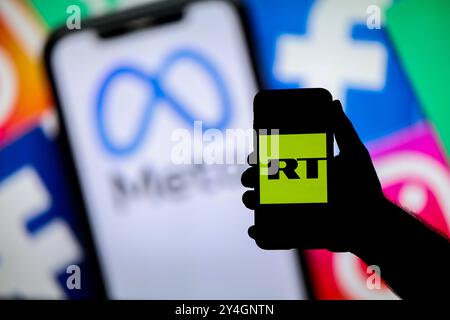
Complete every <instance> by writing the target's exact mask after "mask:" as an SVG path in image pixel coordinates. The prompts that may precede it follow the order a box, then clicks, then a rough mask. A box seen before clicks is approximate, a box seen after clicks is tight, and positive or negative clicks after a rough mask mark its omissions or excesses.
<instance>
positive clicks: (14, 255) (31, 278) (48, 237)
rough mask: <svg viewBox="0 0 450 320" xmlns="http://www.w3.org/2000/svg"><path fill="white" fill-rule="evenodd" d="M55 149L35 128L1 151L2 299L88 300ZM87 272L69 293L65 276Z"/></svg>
mask: <svg viewBox="0 0 450 320" xmlns="http://www.w3.org/2000/svg"><path fill="white" fill-rule="evenodd" d="M58 156H59V153H58V149H57V148H56V143H55V142H54V141H52V140H51V139H50V138H49V137H47V136H46V134H45V133H44V131H43V130H42V129H41V128H36V129H33V130H31V131H30V132H28V133H27V134H25V135H24V136H22V137H21V138H19V139H18V140H16V141H14V142H13V143H12V144H10V145H8V146H6V147H5V148H3V149H2V150H0V208H1V211H0V298H49V299H61V298H82V297H89V296H90V294H91V289H92V285H91V284H90V283H89V281H90V280H89V277H90V271H89V270H90V269H89V268H90V267H89V262H88V261H86V257H85V254H84V251H83V247H82V245H81V243H82V242H81V241H80V239H79V232H78V231H79V230H78V228H77V221H76V220H75V212H74V206H73V203H72V200H71V199H70V194H71V193H70V190H68V188H67V185H66V183H67V182H66V180H65V177H64V174H63V168H62V167H61V164H60V163H59V161H58V159H59V157H58ZM72 265H76V266H79V267H80V270H85V271H87V272H84V273H83V274H82V276H84V275H86V276H87V279H83V278H81V285H80V286H78V287H79V288H80V290H71V288H69V287H68V285H67V283H68V279H69V278H70V276H71V275H72V274H71V273H68V272H67V270H71V269H70V266H72Z"/></svg>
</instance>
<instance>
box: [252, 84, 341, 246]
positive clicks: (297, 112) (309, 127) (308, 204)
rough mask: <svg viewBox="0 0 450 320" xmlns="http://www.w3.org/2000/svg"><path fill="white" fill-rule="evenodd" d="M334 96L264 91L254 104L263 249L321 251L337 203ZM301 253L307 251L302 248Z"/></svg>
mask: <svg viewBox="0 0 450 320" xmlns="http://www.w3.org/2000/svg"><path fill="white" fill-rule="evenodd" d="M331 102H332V97H331V94H330V93H329V92H328V91H327V90H325V89H320V88H314V89H287V90H264V91H261V92H259V93H258V94H257V95H256V96H255V99H254V106H253V107H254V129H255V130H256V140H257V141H256V142H255V144H256V146H257V148H256V150H257V152H256V157H257V158H256V161H257V167H258V175H257V177H258V178H257V180H258V182H257V187H256V194H257V208H256V210H255V226H256V230H257V232H258V234H260V236H258V237H257V244H258V246H260V247H261V248H263V249H291V248H299V244H301V245H304V247H305V248H314V247H316V246H317V247H318V248H320V243H323V241H324V238H323V234H322V233H321V232H317V230H315V228H311V226H323V227H324V228H325V226H326V219H327V215H328V214H329V211H330V210H328V209H329V208H330V206H331V205H332V203H333V187H332V185H331V183H332V179H330V177H331V175H332V166H333V161H332V158H333V156H334V155H333V141H334V140H333V119H332V110H331V108H330V107H331ZM300 248H301V247H300Z"/></svg>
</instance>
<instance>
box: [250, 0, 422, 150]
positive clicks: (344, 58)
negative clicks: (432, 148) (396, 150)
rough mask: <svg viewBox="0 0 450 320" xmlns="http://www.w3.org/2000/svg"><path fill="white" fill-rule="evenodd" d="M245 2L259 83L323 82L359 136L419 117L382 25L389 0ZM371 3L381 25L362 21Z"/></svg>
mask: <svg viewBox="0 0 450 320" xmlns="http://www.w3.org/2000/svg"><path fill="white" fill-rule="evenodd" d="M246 3H247V5H248V7H249V8H250V16H251V18H252V25H253V30H254V31H255V34H254V36H255V40H256V46H257V49H258V50H257V52H258V54H259V62H260V65H261V66H262V74H263V81H264V85H265V87H267V88H273V89H277V88H280V89H281V88H294V87H324V88H327V89H328V90H329V91H330V92H331V93H332V94H333V97H334V98H335V99H340V100H341V101H342V103H343V106H344V109H345V111H346V113H347V114H348V115H349V117H350V118H351V119H352V122H353V123H354V125H355V127H356V129H357V131H358V133H359V134H360V136H361V138H362V139H363V141H364V142H367V141H371V140H374V139H378V138H381V137H383V136H386V135H389V134H391V133H393V132H395V131H397V130H399V129H402V128H404V127H407V126H410V125H412V124H414V123H416V122H417V121H419V120H420V119H422V118H423V116H422V114H421V112H420V108H419V105H418V102H417V100H416V98H415V96H414V93H413V91H412V89H411V87H410V84H409V82H408V79H407V78H406V76H405V74H404V72H403V70H402V68H401V66H400V63H399V61H398V59H397V56H396V55H395V52H394V50H393V48H392V45H391V43H390V42H389V39H388V37H387V35H386V32H385V30H384V29H383V20H384V19H383V15H382V13H383V12H384V10H385V9H386V8H387V7H388V6H389V5H390V3H391V1H389V0H349V1H340V0H316V1H290V0H280V1H266V0H262V1H261V0H247V1H246ZM373 6H377V7H379V8H380V13H381V17H380V21H381V28H380V29H377V28H373V27H372V25H368V22H370V18H371V17H370V14H371V12H372V11H371V10H372V9H371V8H373ZM369 9H370V10H369Z"/></svg>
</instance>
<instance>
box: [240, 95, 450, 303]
mask: <svg viewBox="0 0 450 320" xmlns="http://www.w3.org/2000/svg"><path fill="white" fill-rule="evenodd" d="M332 109H333V110H332V112H335V115H334V119H335V122H334V129H335V138H336V141H337V143H338V146H339V149H340V153H339V155H338V156H336V157H334V160H333V164H334V170H333V175H332V176H331V179H329V183H330V184H331V188H333V191H334V193H333V194H334V197H333V199H332V204H333V205H332V206H331V207H330V212H329V214H328V215H327V217H326V219H311V218H310V216H308V215H304V217H305V219H304V225H301V226H300V225H299V226H295V228H296V229H297V230H299V231H298V232H299V233H300V232H303V233H305V234H306V237H305V236H303V237H301V236H299V237H298V238H299V239H301V240H299V241H298V248H300V249H309V248H324V249H329V250H332V251H350V252H352V253H354V254H355V255H357V256H358V257H360V258H361V259H362V260H364V261H365V262H366V263H367V264H368V265H372V264H375V265H377V266H378V267H379V268H380V270H381V272H382V277H383V279H384V280H385V282H386V284H387V285H388V286H390V287H391V288H392V289H393V290H394V291H395V292H396V293H397V294H398V295H399V296H400V297H402V298H404V299H405V298H414V299H431V298H434V299H435V298H441V299H442V298H445V297H447V296H448V295H442V293H443V292H446V290H448V286H450V274H449V272H448V270H449V269H450V242H449V240H448V238H447V237H445V236H444V235H442V234H441V233H439V232H437V231H436V230H434V229H433V228H432V227H431V226H429V225H428V224H427V223H425V222H423V221H420V220H418V219H417V218H416V217H415V216H413V215H412V214H410V213H409V212H407V211H405V210H403V209H402V208H401V207H399V206H397V205H395V204H393V203H391V202H390V201H389V200H388V199H386V198H385V196H384V195H383V192H382V189H381V184H380V181H379V180H378V177H377V174H376V172H375V169H374V166H373V164H372V161H371V159H370V155H369V152H368V151H367V149H366V148H365V146H364V145H363V144H362V142H361V140H360V139H359V137H358V135H357V133H356V131H355V129H354V128H353V125H352V124H351V122H350V120H349V119H348V118H347V116H346V115H345V114H344V112H343V110H342V106H341V104H340V102H339V101H334V102H333V108H332ZM257 174H258V171H257V167H256V164H253V165H251V167H250V168H249V169H247V170H246V171H245V172H244V173H243V174H242V184H243V185H244V186H245V187H248V188H255V185H256V183H257ZM256 199H257V197H256V194H255V191H254V190H251V191H246V192H245V193H244V195H243V196H242V200H243V202H244V204H245V206H247V207H248V208H250V209H255V208H256V205H257V203H256ZM280 210H282V208H281V207H280ZM274 214H276V212H275V213H274ZM323 220H326V221H323ZM294 230H295V229H294ZM249 235H250V237H252V238H253V239H255V240H258V239H263V238H264V237H270V236H271V235H270V234H269V235H267V234H262V232H258V230H257V229H256V228H255V226H252V227H250V228H249ZM312 235H314V237H315V238H314V240H313V241H308V237H311V236H312ZM317 235H319V236H318V237H317ZM318 239H322V240H323V241H318ZM305 243H307V244H306V245H305Z"/></svg>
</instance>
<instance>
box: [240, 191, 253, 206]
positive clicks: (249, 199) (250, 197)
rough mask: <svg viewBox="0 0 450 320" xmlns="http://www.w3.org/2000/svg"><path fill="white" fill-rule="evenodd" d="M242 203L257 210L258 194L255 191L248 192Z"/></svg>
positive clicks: (243, 196) (244, 195) (245, 193)
mask: <svg viewBox="0 0 450 320" xmlns="http://www.w3.org/2000/svg"><path fill="white" fill-rule="evenodd" d="M242 202H243V203H244V205H245V206H246V207H247V208H249V209H251V210H255V208H256V192H255V191H246V192H244V194H243V195H242Z"/></svg>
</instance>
